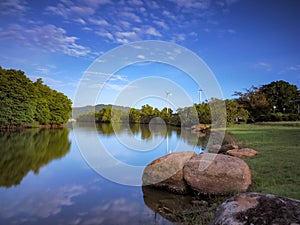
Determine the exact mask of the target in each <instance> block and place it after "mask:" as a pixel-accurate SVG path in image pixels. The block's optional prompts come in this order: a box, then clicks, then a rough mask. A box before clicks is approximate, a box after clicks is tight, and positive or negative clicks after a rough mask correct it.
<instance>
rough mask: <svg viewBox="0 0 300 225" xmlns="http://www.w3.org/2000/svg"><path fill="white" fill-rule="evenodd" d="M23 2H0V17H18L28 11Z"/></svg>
mask: <svg viewBox="0 0 300 225" xmlns="http://www.w3.org/2000/svg"><path fill="white" fill-rule="evenodd" d="M28 9H29V8H28V6H27V2H26V1H25V0H9V1H8V0H2V1H0V15H1V14H2V15H13V16H16V15H20V14H23V13H24V12H26V11H27V10H28Z"/></svg>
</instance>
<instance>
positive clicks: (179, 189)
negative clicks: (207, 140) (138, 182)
mask: <svg viewBox="0 0 300 225" xmlns="http://www.w3.org/2000/svg"><path fill="white" fill-rule="evenodd" d="M195 155H196V154H195V153H194V152H174V153H171V154H168V155H165V156H163V157H160V158H158V159H156V160H154V161H153V162H151V163H150V164H149V165H147V166H146V168H145V169H144V173H143V178H142V179H143V185H151V186H154V187H158V188H164V189H167V190H168V191H171V192H174V193H180V194H185V193H188V191H189V187H188V185H187V184H186V182H185V181H184V179H183V166H184V165H185V163H186V161H188V160H189V159H190V158H191V157H192V156H195Z"/></svg>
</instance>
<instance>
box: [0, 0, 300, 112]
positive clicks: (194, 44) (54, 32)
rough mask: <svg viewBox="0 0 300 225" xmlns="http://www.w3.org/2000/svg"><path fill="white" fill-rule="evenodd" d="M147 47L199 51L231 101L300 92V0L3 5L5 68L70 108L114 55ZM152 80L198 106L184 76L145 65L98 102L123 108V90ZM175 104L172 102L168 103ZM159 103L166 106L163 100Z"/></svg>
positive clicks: (83, 0) (117, 76)
mask: <svg viewBox="0 0 300 225" xmlns="http://www.w3.org/2000/svg"><path fill="white" fill-rule="evenodd" d="M144 40H159V41H166V42H172V43H176V44H178V45H180V46H182V47H184V48H186V49H188V50H190V51H192V52H194V53H195V54H196V55H198V56H199V57H200V58H201V59H202V60H203V61H204V62H205V63H206V64H207V66H208V67H209V68H210V69H211V70H212V72H213V73H214V75H215V77H216V80H217V81H218V83H219V85H220V88H221V90H222V92H223V96H224V98H232V97H233V96H232V94H233V93H234V92H235V91H243V90H244V88H250V87H251V86H252V85H254V86H259V85H262V84H266V83H270V82H272V81H276V80H281V79H282V80H285V81H288V82H290V83H292V84H295V85H297V86H298V88H299V87H300V1H298V0H164V1H155V0H147V1H146V0H129V1H125V0H120V1H109V0H80V1H79V0H78V1H69V0H56V1H55V0H52V1H46V0H44V1H37V0H31V1H30V0H6V1H1V3H0V66H2V67H3V68H6V69H8V68H15V69H21V70H23V71H25V73H26V75H27V76H29V77H30V78H31V79H32V80H35V79H37V78H38V77H42V78H43V80H44V82H45V84H47V85H49V86H50V87H51V88H54V89H56V90H58V91H61V92H63V93H65V94H66V95H67V96H68V97H70V98H71V99H72V100H74V98H75V96H76V91H77V89H78V85H79V82H80V81H81V80H82V77H83V76H84V72H85V71H87V70H88V68H89V67H90V66H91V65H92V64H93V62H94V61H95V60H97V59H98V58H99V57H101V56H103V55H105V54H106V52H107V51H110V50H111V49H114V48H116V47H119V46H121V45H124V44H128V43H131V42H136V41H144ZM138 57H139V58H140V59H141V60H142V59H143V55H139V56H138ZM149 76H155V77H157V76H160V77H163V78H164V79H168V80H169V81H172V82H175V83H176V84H177V86H178V88H181V89H183V90H184V91H185V92H186V94H187V96H189V98H190V100H191V102H199V92H198V90H199V87H198V85H197V84H195V82H194V81H193V80H191V78H190V77H189V76H188V75H187V74H185V73H184V72H182V71H180V70H178V69H176V68H171V67H170V66H168V65H162V64H160V63H152V64H150V63H144V64H143V63H140V64H139V65H133V66H128V67H126V68H123V69H121V70H120V71H116V73H114V74H111V75H110V79H109V80H108V81H106V83H105V85H102V86H101V85H100V86H99V91H100V89H101V93H102V94H99V97H98V99H97V103H115V102H116V97H117V96H118V95H119V94H120V93H122V91H123V90H124V88H125V89H126V88H127V89H128V87H129V86H130V85H131V84H133V83H135V81H136V80H138V79H141V78H143V77H149ZM95 85H97V84H95ZM154 86H155V85H154ZM157 86H158V87H159V86H160V85H159V82H158V83H157ZM95 87H96V86H95ZM143 88H144V89H146V88H147V85H146V86H145V87H143ZM148 88H153V85H152V86H151V85H149V87H148ZM161 88H162V89H163V90H164V92H165V91H168V90H167V88H166V87H161ZM200 88H201V87H200ZM173 92H176V90H175V89H174V91H173ZM140 95H141V96H143V93H140ZM175 96H176V94H175V93H173V94H172V95H171V96H169V98H170V99H169V100H170V104H172V98H175ZM177 98H178V96H177ZM205 98H206V96H205V91H204V92H203V99H205ZM147 101H148V100H146V98H145V99H144V100H142V101H141V102H140V103H136V105H135V106H136V107H138V106H140V105H141V104H142V103H147ZM87 103H89V102H88V100H87ZM153 103H154V104H157V106H158V107H162V106H163V105H164V100H163V99H160V100H159V101H157V102H155V101H153ZM81 104H84V103H81ZM176 106H182V105H181V104H179V105H175V106H174V107H176Z"/></svg>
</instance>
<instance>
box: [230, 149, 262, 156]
mask: <svg viewBox="0 0 300 225" xmlns="http://www.w3.org/2000/svg"><path fill="white" fill-rule="evenodd" d="M226 153H227V154H228V155H232V156H236V157H239V158H243V157H253V156H255V155H256V154H257V153H258V152H257V151H255V150H254V149H251V148H241V149H231V150H228V151H227V152H226Z"/></svg>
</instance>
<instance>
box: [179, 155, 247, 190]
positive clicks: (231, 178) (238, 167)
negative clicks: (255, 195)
mask: <svg viewBox="0 0 300 225" xmlns="http://www.w3.org/2000/svg"><path fill="white" fill-rule="evenodd" d="M183 176H184V179H185V180H186V182H187V183H188V185H189V186H190V187H191V188H192V189H194V190H196V191H198V192H200V193H203V194H229V193H233V192H245V191H246V190H247V189H248V187H249V185H250V184H251V172H250V169H249V167H248V165H247V164H246V163H245V162H244V161H243V160H242V159H239V158H237V157H232V156H227V155H223V154H213V153H204V154H200V155H197V156H194V157H192V158H191V159H190V160H189V161H187V163H186V164H185V166H184V169H183Z"/></svg>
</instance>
